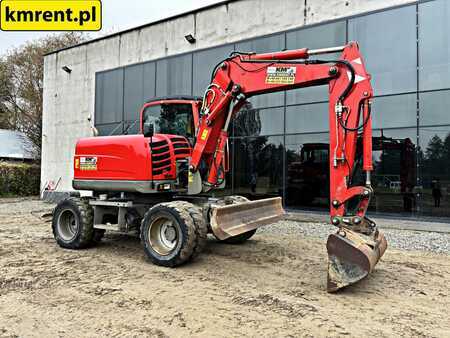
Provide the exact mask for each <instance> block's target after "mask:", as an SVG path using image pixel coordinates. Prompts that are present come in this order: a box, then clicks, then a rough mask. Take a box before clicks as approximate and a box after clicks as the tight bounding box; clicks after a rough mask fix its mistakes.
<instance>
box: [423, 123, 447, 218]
mask: <svg viewBox="0 0 450 338" xmlns="http://www.w3.org/2000/svg"><path fill="white" fill-rule="evenodd" d="M419 134H420V140H421V141H420V150H419V159H420V163H421V174H422V175H421V179H422V180H421V183H422V203H421V208H422V212H423V214H425V215H433V216H444V217H449V216H450V126H448V127H424V128H420V129H419Z"/></svg>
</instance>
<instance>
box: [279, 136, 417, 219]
mask: <svg viewBox="0 0 450 338" xmlns="http://www.w3.org/2000/svg"><path fill="white" fill-rule="evenodd" d="M415 140H416V129H415V128H407V129H390V130H383V131H381V130H375V131H374V136H373V140H372V142H373V165H374V171H373V173H372V185H373V187H374V190H375V196H374V198H373V199H372V200H371V204H370V210H372V211H377V212H383V213H411V212H414V211H416V210H417V204H418V198H417V191H418V188H417V187H416V182H417V181H416V171H417V167H416V145H415V143H416V142H415ZM328 147H329V137H328V133H321V134H302V135H288V136H286V172H287V174H286V204H287V205H290V206H308V207H323V208H327V207H328V205H329V202H328V201H329V165H328V160H329V157H328V156H329V150H328ZM361 154H362V152H361V149H360V148H359V147H358V151H357V161H356V163H357V170H356V172H355V176H354V178H353V182H352V183H353V184H356V185H362V184H364V176H363V173H362V171H361V165H362V163H361Z"/></svg>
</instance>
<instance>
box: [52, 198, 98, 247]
mask: <svg viewBox="0 0 450 338" xmlns="http://www.w3.org/2000/svg"><path fill="white" fill-rule="evenodd" d="M93 216H94V213H93V210H92V207H91V206H90V205H89V201H88V200H87V199H79V198H68V199H66V200H63V201H61V202H60V203H59V204H58V205H57V206H56V208H55V210H54V211H53V221H52V229H53V236H54V237H55V240H56V242H57V243H58V245H59V246H61V247H63V248H66V249H83V248H85V247H87V246H89V245H90V244H91V243H92V241H93V238H94V227H93V220H94V217H93Z"/></svg>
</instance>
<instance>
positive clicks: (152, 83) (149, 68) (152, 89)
mask: <svg viewBox="0 0 450 338" xmlns="http://www.w3.org/2000/svg"><path fill="white" fill-rule="evenodd" d="M143 67H144V100H145V101H148V100H149V99H151V98H153V97H155V95H156V63H155V62H147V63H144V66H143Z"/></svg>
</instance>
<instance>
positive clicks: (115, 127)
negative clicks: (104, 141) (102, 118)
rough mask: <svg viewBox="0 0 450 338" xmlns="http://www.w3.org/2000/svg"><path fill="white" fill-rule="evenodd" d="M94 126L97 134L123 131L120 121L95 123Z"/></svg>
mask: <svg viewBox="0 0 450 338" xmlns="http://www.w3.org/2000/svg"><path fill="white" fill-rule="evenodd" d="M95 127H96V128H97V130H98V136H111V135H122V133H123V124H122V122H120V123H110V124H101V125H97V126H95Z"/></svg>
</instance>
